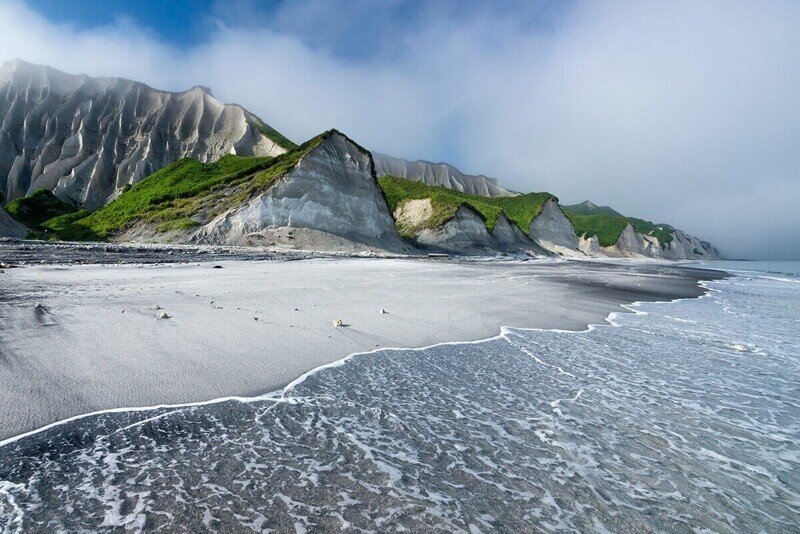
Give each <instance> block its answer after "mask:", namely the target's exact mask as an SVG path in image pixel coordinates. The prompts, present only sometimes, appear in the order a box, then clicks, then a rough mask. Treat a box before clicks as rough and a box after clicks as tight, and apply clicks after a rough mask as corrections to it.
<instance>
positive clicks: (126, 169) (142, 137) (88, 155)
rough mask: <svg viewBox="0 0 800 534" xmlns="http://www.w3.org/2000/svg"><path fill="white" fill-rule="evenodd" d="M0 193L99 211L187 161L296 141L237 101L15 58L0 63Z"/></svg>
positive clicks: (275, 149)
mask: <svg viewBox="0 0 800 534" xmlns="http://www.w3.org/2000/svg"><path fill="white" fill-rule="evenodd" d="M0 110H2V112H3V113H2V123H0V192H3V193H4V194H5V198H6V200H13V199H15V198H20V197H23V196H25V195H27V194H29V193H32V192H34V191H36V190H38V189H49V190H51V191H53V192H54V193H55V194H56V195H57V196H58V197H59V198H61V199H62V200H65V201H68V202H71V203H73V204H75V205H79V206H81V207H85V208H88V209H97V208H99V207H100V206H102V205H104V204H106V203H107V202H109V201H110V200H112V199H113V198H114V197H115V196H116V195H117V194H118V193H119V192H120V191H121V190H122V189H123V188H125V187H126V186H130V185H132V184H135V183H137V182H138V181H140V180H141V179H143V178H144V177H146V176H147V175H149V174H151V173H153V172H154V171H156V170H158V169H160V168H162V167H164V166H166V165H168V164H170V163H172V162H174V161H177V160H179V159H181V158H184V157H191V158H194V159H197V160H200V161H203V162H208V161H213V160H216V159H218V158H219V157H221V156H223V155H225V154H230V153H235V154H239V155H245V156H247V155H259V156H275V155H278V154H282V153H284V152H286V150H287V149H289V148H291V146H292V144H291V143H290V142H289V141H287V140H286V139H285V138H283V137H282V136H280V134H277V132H275V131H274V130H272V129H271V128H270V127H269V126H267V125H266V124H264V123H263V122H262V121H261V120H260V119H258V118H257V117H256V116H255V115H253V114H251V113H249V112H248V111H246V110H245V109H244V108H242V107H241V106H238V105H230V104H222V103H221V102H219V101H217V100H216V99H215V98H214V97H213V96H212V95H211V92H210V91H209V90H208V89H206V88H202V87H194V88H192V89H189V90H188V91H183V92H180V93H170V92H166V91H159V90H156V89H153V88H151V87H148V86H147V85H145V84H142V83H138V82H134V81H130V80H124V79H120V78H92V77H89V76H86V75H71V74H66V73H64V72H61V71H59V70H56V69H53V68H50V67H45V66H40V65H33V64H30V63H26V62H23V61H19V60H17V61H12V62H8V63H4V64H3V65H2V67H0Z"/></svg>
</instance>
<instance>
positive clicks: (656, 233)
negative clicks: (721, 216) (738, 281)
mask: <svg viewBox="0 0 800 534" xmlns="http://www.w3.org/2000/svg"><path fill="white" fill-rule="evenodd" d="M564 212H565V214H566V215H567V217H568V218H569V219H570V221H571V222H572V224H573V226H574V227H575V234H576V235H577V236H578V237H579V239H580V243H579V248H580V249H581V250H582V251H583V252H584V253H585V254H589V255H606V256H634V257H635V256H646V257H653V258H667V259H688V258H718V257H719V251H718V250H717V249H716V248H714V247H713V246H711V245H710V244H709V243H706V242H704V241H700V240H699V239H697V238H696V237H694V236H690V235H688V234H686V233H685V232H682V231H681V230H678V229H677V228H674V227H673V226H671V225H669V224H655V223H652V222H650V221H646V220H644V219H637V218H635V217H626V216H624V215H622V214H620V213H619V212H618V211H616V210H613V209H611V208H609V207H608V206H597V205H595V204H593V203H591V202H589V201H588V200H587V201H585V202H582V203H581V204H575V205H572V206H565V207H564Z"/></svg>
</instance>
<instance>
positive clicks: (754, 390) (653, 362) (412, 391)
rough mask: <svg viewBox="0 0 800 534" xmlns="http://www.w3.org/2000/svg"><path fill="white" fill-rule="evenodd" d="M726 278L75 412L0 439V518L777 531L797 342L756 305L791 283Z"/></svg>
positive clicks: (239, 526)
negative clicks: (636, 300) (555, 318)
mask: <svg viewBox="0 0 800 534" xmlns="http://www.w3.org/2000/svg"><path fill="white" fill-rule="evenodd" d="M746 282H747V283H744V284H737V285H730V284H728V285H725V284H724V283H719V284H717V283H712V284H709V286H708V287H709V288H710V289H717V290H719V289H720V288H725V289H724V291H722V292H719V291H715V292H713V293H711V294H710V296H709V297H708V298H704V299H693V300H684V301H680V302H676V303H674V304H670V305H664V304H636V305H633V306H630V307H629V311H632V312H634V313H618V314H612V316H610V317H609V323H610V324H611V325H615V326H617V328H597V327H591V328H589V329H587V330H586V331H583V332H559V331H546V330H526V329H517V328H504V329H503V330H502V333H501V334H500V335H499V336H495V337H493V338H490V339H487V340H481V341H479V342H473V343H445V344H439V345H435V346H432V347H427V348H424V349H414V350H412V349H388V350H387V349H382V350H376V351H373V352H371V353H365V354H359V355H353V356H350V357H348V358H347V359H345V360H342V361H340V362H337V363H334V364H331V365H328V366H325V367H324V368H320V369H317V370H315V371H313V372H310V373H307V374H306V375H303V376H302V377H300V378H298V379H297V380H296V381H294V382H293V383H292V384H290V385H289V386H287V387H286V388H285V389H284V390H283V391H281V392H278V393H275V394H271V395H267V396H262V397H258V398H251V399H242V398H231V399H225V400H221V401H216V402H212V403H204V404H199V405H186V406H178V407H168V406H162V407H157V408H154V409H147V410H144V409H141V410H137V411H123V410H119V411H108V412H104V413H98V414H94V415H90V416H85V417H81V418H75V419H74V420H71V421H69V422H67V423H63V424H60V425H55V426H51V427H49V428H47V429H45V430H43V431H41V432H37V433H35V434H30V435H27V436H26V437H24V438H21V439H16V440H13V441H8V442H7V443H6V444H5V445H4V446H2V447H1V448H0V526H2V527H3V528H4V529H5V530H9V531H12V532H13V531H15V530H17V529H19V530H20V531H27V530H44V529H47V530H58V529H61V530H66V531H72V530H80V529H86V528H88V529H91V530H104V529H109V530H111V529H116V528H127V529H131V530H134V531H152V530H156V529H166V530H170V531H173V530H177V531H198V530H208V529H213V530H217V531H249V530H253V531H261V530H275V531H304V530H313V531H319V530H326V531H327V530H345V529H347V530H360V531H374V532H383V531H394V530H403V529H405V530H411V531H430V530H441V531H448V532H477V531H506V532H510V531H519V532H528V531H532V530H571V531H599V530H602V529H607V530H610V531H620V530H622V531H642V530H672V531H674V530H687V531H688V530H694V529H709V530H714V531H752V530H767V531H786V530H791V529H792V528H793V527H794V526H796V525H797V524H798V520H800V515H799V514H798V507H797V503H798V502H800V478H799V477H798V474H797V473H798V472H800V466H798V457H800V455H798V447H797V445H796V444H797V443H798V442H800V424H799V423H798V421H800V417H798V416H800V406H798V403H797V402H796V392H797V391H798V389H800V377H799V376H798V373H796V372H794V373H793V372H787V369H797V368H798V355H799V354H800V342H798V340H797V336H796V332H795V331H794V330H793V328H794V326H793V324H792V323H791V322H790V321H777V320H776V318H777V317H781V316H782V317H784V318H785V317H786V314H787V310H791V309H794V310H795V313H797V309H798V308H797V306H796V304H797V302H798V294H797V292H791V291H787V290H786V286H785V285H776V284H774V283H773V282H774V281H768V280H753V281H746ZM665 306H668V307H665ZM793 306H794V307H793ZM722 308H729V309H732V310H735V311H736V313H732V314H731V313H722V312H721V309H722ZM667 310H668V314H669V315H668V316H665V315H664V312H665V311H667ZM732 334H735V339H734V340H731V339H730V337H731V335H732ZM769 340H774V342H770V341H769ZM736 344H738V345H741V346H743V347H758V348H759V349H763V350H762V351H761V352H760V353H759V357H758V358H753V357H752V354H750V355H749V357H748V354H746V353H742V352H740V351H738V350H737V349H735V348H734V347H733V345H736Z"/></svg>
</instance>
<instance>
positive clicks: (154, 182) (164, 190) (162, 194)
mask: <svg viewBox="0 0 800 534" xmlns="http://www.w3.org/2000/svg"><path fill="white" fill-rule="evenodd" d="M327 133H328V132H326V133H325V134H322V135H319V136H317V137H315V138H313V139H311V140H310V141H307V142H306V143H304V144H303V145H301V146H300V147H298V148H296V149H295V150H292V151H290V152H287V153H285V154H281V155H280V156H277V157H274V158H269V157H240V156H234V155H227V156H224V157H222V158H220V159H219V160H218V161H216V162H214V163H200V162H199V161H196V160H194V159H191V158H185V159H182V160H180V161H177V162H175V163H173V164H172V165H169V166H167V167H164V168H163V169H161V170H160V171H158V172H155V173H153V174H151V175H150V176H148V177H147V178H145V179H144V180H142V181H141V182H139V183H138V184H136V185H134V186H133V187H131V188H130V189H128V190H126V191H124V192H123V193H122V194H121V195H120V196H119V197H117V198H116V199H115V200H114V201H112V202H110V203H109V204H107V205H105V206H104V207H102V208H100V209H99V210H97V211H95V212H94V213H86V212H78V213H70V214H66V215H61V216H58V217H55V218H52V219H49V220H47V221H45V222H44V223H42V225H41V226H42V228H43V229H46V230H47V231H48V233H49V234H50V235H53V236H56V237H58V238H59V239H68V240H103V239H106V238H108V237H109V236H111V235H113V234H116V233H118V232H121V231H123V230H125V229H127V228H130V227H131V226H133V225H134V224H136V223H139V222H143V223H147V224H149V225H152V227H153V228H154V229H155V230H156V231H158V232H166V231H170V230H186V229H189V228H192V227H194V226H197V225H199V224H201V223H202V222H205V221H208V220H210V219H212V218H213V217H215V216H217V215H219V214H221V213H223V212H224V211H227V210H228V209H230V208H232V207H235V206H238V205H241V204H243V203H244V202H246V201H247V200H249V199H250V198H251V197H252V196H253V195H254V194H256V193H257V192H258V191H260V190H263V189H264V188H266V187H268V186H269V185H271V184H272V182H273V181H274V180H276V179H277V178H279V177H281V176H283V175H284V174H286V173H287V172H288V171H289V170H291V169H292V168H293V167H294V166H295V165H296V164H297V162H298V161H300V159H301V158H302V157H303V156H304V155H306V154H307V153H308V152H309V151H310V150H311V149H312V148H314V147H315V146H317V145H319V143H321V142H322V140H323V139H324V137H325V136H326V135H327Z"/></svg>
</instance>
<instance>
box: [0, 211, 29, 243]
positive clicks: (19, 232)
mask: <svg viewBox="0 0 800 534" xmlns="http://www.w3.org/2000/svg"><path fill="white" fill-rule="evenodd" d="M27 235H28V229H27V228H25V227H24V226H23V225H21V224H20V223H18V222H17V221H15V220H14V219H13V218H12V217H11V215H9V214H8V212H6V210H4V209H3V208H2V207H0V237H18V238H24V237H25V236H27Z"/></svg>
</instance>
